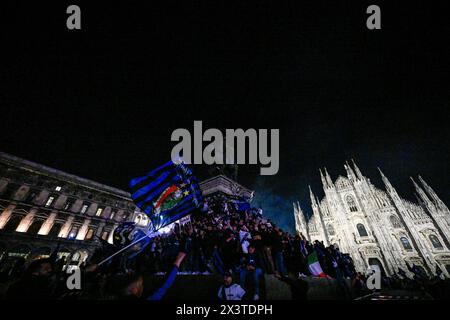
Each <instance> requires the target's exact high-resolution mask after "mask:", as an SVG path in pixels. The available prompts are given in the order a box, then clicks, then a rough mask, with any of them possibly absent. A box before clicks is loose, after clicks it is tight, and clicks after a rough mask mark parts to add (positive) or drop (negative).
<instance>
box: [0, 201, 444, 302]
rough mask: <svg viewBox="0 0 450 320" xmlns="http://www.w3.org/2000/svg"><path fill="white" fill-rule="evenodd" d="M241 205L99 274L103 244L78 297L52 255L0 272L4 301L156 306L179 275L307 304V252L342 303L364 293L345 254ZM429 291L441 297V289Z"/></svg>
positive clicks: (402, 283)
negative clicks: (144, 302) (283, 286)
mask: <svg viewBox="0 0 450 320" xmlns="http://www.w3.org/2000/svg"><path fill="white" fill-rule="evenodd" d="M242 205H243V203H239V201H236V202H233V201H228V200H227V201H225V198H221V197H216V198H211V199H209V200H208V209H207V210H206V211H207V212H203V213H199V214H193V215H192V216H191V219H190V221H189V222H188V223H186V224H184V225H179V224H176V225H175V227H174V228H173V229H172V230H170V231H169V232H167V233H164V234H160V235H158V236H156V237H154V238H153V239H152V241H151V243H150V244H149V245H148V246H147V247H146V248H145V249H144V251H142V252H141V253H140V254H139V255H138V256H136V257H134V258H133V259H127V258H126V255H122V256H119V257H117V258H115V259H113V260H112V261H111V262H110V263H108V264H104V265H102V266H100V267H99V266H98V265H97V263H98V262H99V261H101V260H102V259H103V258H104V257H106V256H108V255H110V254H111V253H113V252H114V251H115V250H117V248H115V247H112V246H111V245H110V244H107V243H104V245H103V248H101V249H99V250H98V252H96V253H95V254H94V255H93V257H92V258H91V259H90V260H89V263H88V264H87V265H83V266H82V276H83V278H82V279H83V289H82V290H75V291H70V290H67V277H68V274H67V273H66V272H64V270H63V268H64V266H65V261H64V260H62V259H59V260H58V259H56V257H57V253H56V252H55V253H54V254H52V256H51V257H49V258H47V259H41V260H36V261H33V262H32V263H31V264H30V265H28V267H27V268H25V263H24V262H23V261H22V263H16V265H14V266H12V267H10V268H9V269H7V270H2V266H0V270H1V274H0V276H1V278H0V281H2V282H3V283H4V284H5V288H6V290H4V298H9V299H17V298H22V299H23V298H31V299H33V298H38V299H43V298H59V299H69V298H74V299H114V298H130V297H132V298H141V297H147V299H153V300H155V299H156V300H158V299H161V298H162V297H163V296H164V294H165V292H166V291H167V289H168V288H169V287H170V286H171V284H172V283H173V282H174V280H175V277H176V275H177V274H180V273H181V274H205V275H207V274H220V275H222V276H223V285H221V286H220V287H219V288H218V293H217V298H218V299H222V300H240V299H248V300H258V299H261V298H263V292H262V291H263V290H264V285H263V281H264V276H263V275H264V274H273V275H274V276H275V277H276V278H278V279H279V280H280V281H284V282H286V283H287V284H288V285H289V286H290V288H291V291H292V297H293V298H294V299H306V297H307V291H308V282H307V281H305V280H304V279H305V277H307V276H311V273H310V270H309V268H308V259H307V258H308V255H309V254H311V253H312V252H316V254H317V257H318V260H319V262H320V265H321V267H322V269H323V272H324V274H326V276H327V277H328V278H330V279H331V278H332V279H336V281H337V283H338V285H339V286H340V287H341V288H342V290H343V292H344V293H345V298H348V299H350V298H355V297H358V296H364V295H365V294H368V293H370V291H369V290H368V289H367V287H366V280H367V279H366V275H364V274H361V273H357V272H356V271H355V268H354V265H353V261H352V259H351V257H350V256H349V255H348V254H345V253H342V252H340V251H339V248H336V247H333V246H329V247H325V246H324V245H323V243H322V242H319V241H314V242H312V243H311V242H309V241H307V240H306V239H305V238H304V237H302V236H301V235H295V236H294V235H291V234H289V233H287V232H284V231H283V230H281V229H280V228H279V227H278V226H277V225H275V224H274V223H273V222H271V221H270V220H268V219H266V218H264V217H263V215H262V213H261V210H260V209H255V208H249V207H245V203H244V207H243V206H242ZM183 260H184V261H183ZM182 261H183V263H181V262H182ZM0 263H1V262H0ZM158 274H165V281H164V283H163V284H162V285H161V284H159V285H157V286H154V285H153V286H148V287H147V288H145V286H144V283H145V282H144V279H145V278H146V277H147V276H150V275H158ZM438 280H440V279H431V280H430V279H427V281H426V282H425V280H424V279H419V278H415V279H410V278H408V277H406V276H397V275H396V276H394V277H383V278H382V281H383V283H382V285H383V287H384V288H392V289H403V290H421V289H422V290H423V289H424V287H425V286H427V285H428V286H430V285H432V284H433V285H434V284H435V282H436V283H442V281H438ZM433 281H435V282H433ZM152 288H153V289H152ZM155 288H157V290H156V289H155ZM434 288H435V290H437V294H439V290H440V289H439V286H437V287H436V286H435V287H434ZM436 288H438V289H436Z"/></svg>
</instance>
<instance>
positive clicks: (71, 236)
mask: <svg viewBox="0 0 450 320" xmlns="http://www.w3.org/2000/svg"><path fill="white" fill-rule="evenodd" d="M77 233H78V227H73V228H72V230H70V233H69V236H68V237H67V238H69V239H75V237H76V236H77Z"/></svg>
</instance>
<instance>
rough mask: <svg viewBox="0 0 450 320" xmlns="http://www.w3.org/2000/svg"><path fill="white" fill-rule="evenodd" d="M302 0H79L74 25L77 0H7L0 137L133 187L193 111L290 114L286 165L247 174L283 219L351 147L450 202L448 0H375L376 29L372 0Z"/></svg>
mask: <svg viewBox="0 0 450 320" xmlns="http://www.w3.org/2000/svg"><path fill="white" fill-rule="evenodd" d="M298 2H299V1H290V2H283V4H281V3H278V4H277V6H275V5H274V4H273V3H271V2H266V1H258V2H256V3H252V2H248V1H245V3H239V2H236V3H234V2H230V1H227V2H216V1H204V2H195V4H191V5H189V6H188V5H186V4H185V5H183V7H181V6H180V4H179V3H167V4H166V6H164V7H162V6H158V5H156V4H153V5H149V4H148V2H147V1H146V2H144V1H142V3H141V4H138V3H134V4H124V2H123V3H122V4H116V2H111V1H109V2H102V1H96V5H95V6H94V4H92V1H91V3H89V2H86V1H74V2H73V3H76V4H79V5H80V7H81V9H82V28H83V29H82V30H81V31H69V30H67V29H66V27H65V19H66V17H67V15H66V14H65V9H66V7H67V6H68V5H69V4H73V3H72V2H70V3H69V2H67V1H62V3H60V4H52V5H51V6H50V5H44V4H43V2H42V1H39V2H38V3H35V4H33V5H31V4H28V3H26V2H23V1H14V2H13V3H11V4H9V5H7V4H6V3H5V4H4V3H3V2H2V10H1V13H0V21H1V24H2V27H1V28H0V34H1V39H2V42H1V43H2V45H1V47H2V49H1V50H2V53H3V58H2V59H1V62H0V66H1V67H0V68H1V69H0V83H1V90H0V108H1V123H2V126H1V128H2V130H1V135H0V149H1V150H3V151H5V152H8V153H12V154H15V155H17V156H20V157H24V158H27V159H29V160H32V161H36V162H38V163H42V164H46V165H48V166H52V167H55V168H58V169H61V170H64V171H67V172H70V173H74V174H77V175H80V176H83V177H87V178H90V179H93V180H97V181H99V182H102V183H105V184H110V185H113V186H117V187H120V188H123V189H126V188H127V183H128V180H129V179H130V178H131V177H134V176H136V175H140V174H142V173H144V172H145V171H147V170H149V169H151V168H153V167H155V166H157V165H158V164H161V163H163V162H165V161H167V159H169V157H170V151H171V149H172V147H173V145H174V144H173V143H171V142H170V135H171V133H172V131H173V130H175V129H177V128H188V129H189V130H191V132H192V130H193V129H192V128H193V121H194V120H203V125H204V127H205V128H220V129H225V128H244V129H246V128H278V129H280V171H279V173H278V174H277V175H275V176H271V177H269V176H259V166H253V167H241V168H240V169H239V170H240V173H239V181H240V182H241V183H243V184H244V185H246V186H248V187H250V188H253V189H255V190H256V192H257V194H258V199H257V200H258V201H259V202H260V203H262V205H263V206H264V208H265V209H266V213H267V214H268V215H269V216H270V217H272V218H273V219H274V220H275V221H278V222H279V223H280V224H282V225H283V226H285V227H289V228H292V227H293V218H292V210H291V201H292V200H299V201H300V202H301V204H302V206H303V208H306V207H309V196H308V188H307V186H308V184H311V186H312V188H313V190H315V191H316V193H317V194H319V195H320V196H321V195H322V193H321V185H320V178H319V175H318V168H319V167H324V166H326V167H327V168H328V171H329V172H330V174H331V175H332V177H333V178H334V179H336V178H337V176H338V175H339V174H344V173H345V171H344V168H343V163H344V161H345V160H349V159H351V158H354V159H355V161H356V162H357V163H358V164H359V166H360V168H361V170H362V171H363V173H364V174H366V175H367V176H369V177H371V179H372V181H373V182H374V183H375V184H376V185H379V186H380V185H381V181H380V178H379V175H378V173H377V169H376V168H377V166H379V167H381V168H382V170H383V171H384V173H385V174H386V175H387V176H388V177H389V178H390V179H391V182H392V183H393V184H394V186H396V187H397V188H398V190H399V192H400V194H401V195H403V196H404V197H406V198H408V199H411V200H414V198H413V193H412V191H413V189H412V186H411V183H410V181H409V176H410V175H414V176H416V175H417V174H422V176H423V177H424V178H425V180H427V181H428V182H429V183H430V184H431V186H433V187H434V188H435V190H436V191H437V192H438V194H439V195H440V196H441V197H442V199H443V200H444V201H445V202H446V203H447V204H450V197H449V192H448V190H449V187H450V185H449V183H448V176H447V174H448V171H449V162H450V161H449V160H450V158H449V151H450V150H449V143H448V141H449V138H450V130H449V127H448V122H449V112H448V108H449V104H450V99H449V98H450V88H449V83H450V79H449V75H450V73H449V71H450V70H449V56H450V52H449V51H450V50H449V45H448V36H449V32H450V22H449V20H448V14H447V13H446V11H445V10H444V3H445V2H444V1H434V2H433V4H431V3H428V2H425V1H422V4H420V3H419V4H409V3H408V5H407V6H406V5H405V3H404V2H402V1H389V2H383V1H377V2H376V4H378V5H380V7H381V10H382V30H377V31H369V30H367V28H366V27H365V20H366V17H367V15H366V14H365V10H366V8H367V6H368V5H369V4H372V3H371V2H366V1H351V2H350V1H339V3H328V4H326V3H322V4H317V3H316V4H298ZM321 2H322V1H321ZM127 3H128V2H127ZM144 3H147V5H145V6H144ZM294 4H295V5H294ZM170 5H171V6H170ZM202 170H203V169H202V168H199V172H202ZM306 211H307V210H306Z"/></svg>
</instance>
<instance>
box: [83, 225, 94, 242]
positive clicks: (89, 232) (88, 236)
mask: <svg viewBox="0 0 450 320" xmlns="http://www.w3.org/2000/svg"><path fill="white" fill-rule="evenodd" d="M93 236H94V229H91V228H89V230H88V232H87V233H86V237H85V238H84V240H91V239H92V237H93Z"/></svg>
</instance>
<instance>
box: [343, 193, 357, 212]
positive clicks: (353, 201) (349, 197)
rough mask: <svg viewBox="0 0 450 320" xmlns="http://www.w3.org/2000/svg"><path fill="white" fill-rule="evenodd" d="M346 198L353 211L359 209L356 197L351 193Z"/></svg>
mask: <svg viewBox="0 0 450 320" xmlns="http://www.w3.org/2000/svg"><path fill="white" fill-rule="evenodd" d="M346 200H347V205H348V207H349V209H350V211H351V212H356V211H358V207H357V206H356V203H355V199H353V197H352V196H351V195H348V196H347V198H346Z"/></svg>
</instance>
